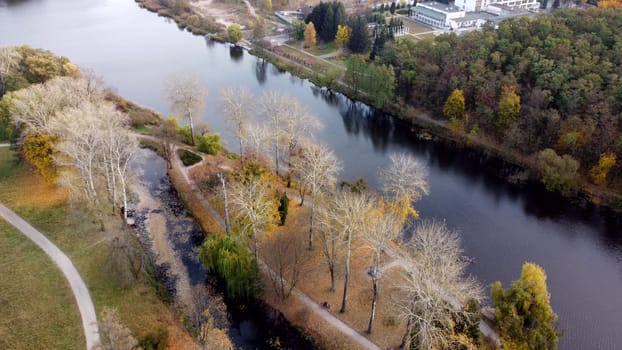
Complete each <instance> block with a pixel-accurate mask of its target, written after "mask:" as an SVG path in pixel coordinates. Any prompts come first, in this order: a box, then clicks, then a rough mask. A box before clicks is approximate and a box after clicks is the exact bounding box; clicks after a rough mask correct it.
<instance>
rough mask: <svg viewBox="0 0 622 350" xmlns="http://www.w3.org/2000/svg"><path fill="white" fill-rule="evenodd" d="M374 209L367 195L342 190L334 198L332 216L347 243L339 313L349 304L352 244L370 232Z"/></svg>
mask: <svg viewBox="0 0 622 350" xmlns="http://www.w3.org/2000/svg"><path fill="white" fill-rule="evenodd" d="M373 208H374V201H373V200H372V198H371V197H370V196H369V195H368V194H367V193H365V192H364V193H354V192H352V191H348V190H342V191H340V192H339V194H337V196H336V197H335V198H334V202H333V203H332V208H331V214H330V215H331V216H332V218H333V219H334V221H335V223H336V224H337V226H338V227H339V229H340V231H341V237H342V239H343V240H344V242H345V247H346V256H345V272H344V283H343V297H342V300H341V309H340V310H339V312H341V313H344V312H346V308H347V302H348V287H349V283H350V258H351V256H352V244H353V242H354V241H355V240H357V239H358V238H359V237H364V236H365V234H366V232H369V222H368V218H369V215H370V213H371V212H372V210H373Z"/></svg>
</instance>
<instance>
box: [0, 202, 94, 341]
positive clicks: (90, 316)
mask: <svg viewBox="0 0 622 350" xmlns="http://www.w3.org/2000/svg"><path fill="white" fill-rule="evenodd" d="M0 216H1V217H3V218H4V219H5V220H6V221H7V222H8V223H10V224H11V225H13V226H14V227H15V228H16V229H18V230H19V231H21V232H22V233H23V234H24V236H26V237H28V239H30V240H31V241H32V242H33V243H35V244H36V245H37V246H39V248H41V250H43V251H44V252H45V254H47V255H48V256H49V257H50V258H51V259H52V261H54V263H55V264H56V265H57V266H58V267H59V268H60V270H61V271H62V273H63V275H65V278H66V279H67V281H68V282H69V286H70V287H71V290H72V292H73V295H74V297H75V298H76V302H77V303H78V309H79V310H80V316H81V317H82V327H83V328H84V337H85V338H86V348H87V350H90V349H94V348H95V346H96V345H98V344H99V329H98V327H97V316H96V314H95V307H94V306H93V301H92V300H91V296H90V295H89V290H88V288H87V287H86V284H85V283H84V281H83V280H82V277H80V274H79V273H78V270H76V268H75V266H73V263H72V262H71V260H69V258H68V257H67V255H65V254H64V253H63V252H62V251H61V250H60V249H58V247H57V246H55V245H54V243H52V242H50V240H48V239H47V238H46V237H45V236H44V235H43V234H41V232H39V231H37V230H36V229H35V228H34V227H32V226H30V224H29V223H27V222H26V221H24V219H22V218H20V217H19V216H17V214H15V213H14V212H12V211H11V210H10V209H8V208H7V207H5V206H4V205H2V204H0ZM33 331H35V330H33Z"/></svg>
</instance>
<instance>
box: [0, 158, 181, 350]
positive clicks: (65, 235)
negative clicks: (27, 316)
mask: <svg viewBox="0 0 622 350" xmlns="http://www.w3.org/2000/svg"><path fill="white" fill-rule="evenodd" d="M0 202H1V203H3V204H4V205H6V206H7V207H9V208H10V209H12V210H13V211H15V212H16V213H17V214H18V215H20V216H22V217H23V218H24V219H25V220H26V221H28V222H29V223H30V224H31V225H32V226H34V227H35V228H37V229H38V230H40V231H41V232H42V233H43V234H45V235H46V236H47V237H48V238H49V239H50V240H51V241H52V242H54V243H55V244H56V245H57V246H58V247H59V248H60V249H61V250H62V251H63V252H65V254H67V256H69V258H70V259H71V260H72V262H73V263H74V265H75V266H76V268H77V269H78V271H79V272H80V275H81V276H82V278H83V279H84V281H85V283H86V285H87V286H88V288H89V291H90V294H91V298H92V299H93V302H94V304H95V308H96V311H97V313H98V315H99V314H100V313H101V311H102V309H103V308H104V307H115V308H118V310H119V316H120V318H121V322H122V323H123V324H124V325H126V326H127V327H129V328H130V330H132V332H133V334H134V336H135V337H136V338H137V339H138V338H140V337H142V336H145V335H146V334H147V333H149V332H155V331H157V330H158V329H167V330H168V332H169V345H172V344H170V341H171V338H174V339H176V341H180V342H185V341H188V342H190V338H189V336H188V335H187V334H185V332H184V331H183V330H182V329H181V327H180V326H179V325H180V322H179V321H180V320H179V317H178V316H177V315H176V314H175V313H174V312H173V311H172V310H171V308H169V306H168V305H167V304H165V303H164V302H162V301H161V300H160V299H159V298H158V296H157V295H156V291H155V288H154V287H153V286H151V285H150V284H148V283H147V282H144V281H138V282H136V283H134V284H133V285H131V286H129V287H127V288H121V287H119V283H118V282H117V274H116V272H115V271H113V269H111V268H110V267H109V265H110V264H108V263H107V261H108V260H107V259H108V256H109V252H110V251H109V247H108V244H107V242H108V240H109V239H110V238H111V236H113V235H114V234H115V233H117V232H119V230H122V229H123V228H122V227H121V221H120V220H118V219H116V218H115V217H112V216H107V217H106V219H105V221H106V224H105V226H106V228H107V229H106V231H105V232H101V231H100V230H99V224H97V223H94V222H93V220H91V219H89V217H88V214H85V213H84V211H83V210H81V209H80V208H75V209H72V208H71V206H70V204H69V202H68V197H67V193H66V192H65V191H62V190H58V189H56V188H55V187H54V186H50V185H48V184H46V183H45V182H44V181H43V180H42V179H41V177H39V176H38V175H37V174H36V173H34V172H33V171H32V169H30V168H28V167H27V166H25V165H16V163H15V162H14V153H13V152H12V151H10V150H8V149H6V148H0ZM16 254H18V252H17V251H15V252H13V251H11V252H9V254H8V255H7V256H6V257H5V258H6V259H18V258H19V256H18V255H16ZM41 254H43V253H41ZM2 255H3V257H4V254H2ZM0 261H1V260H0ZM0 268H2V269H4V268H5V267H4V265H0ZM56 271H57V270H56ZM56 271H55V273H57V274H59V276H61V277H62V278H63V281H64V277H63V276H62V275H60V272H56ZM2 276H3V279H4V280H5V281H4V283H8V284H11V283H19V282H20V281H19V280H15V281H13V280H14V279H15V277H16V276H13V275H10V276H9V278H6V275H5V273H4V272H3V274H2ZM0 290H1V289H0ZM37 292H38V294H37V297H38V298H43V296H44V295H48V294H51V295H54V294H55V293H57V288H56V287H55V286H54V285H52V284H46V285H41V286H40V287H39V288H38V289H37ZM4 295H5V294H4V292H2V293H0V301H1V300H2V299H1V298H3V297H4ZM70 297H71V298H73V294H70ZM12 303H13V301H12V300H7V301H2V302H0V315H4V312H6V311H7V310H8V309H7V308H8V307H9V306H10V305H11V304H12ZM73 307H74V308H75V307H76V306H75V302H74V304H73ZM24 312H26V310H25V311H24ZM59 313H60V317H63V318H67V319H71V320H72V321H71V322H72V323H75V327H78V329H79V330H80V331H81V323H80V318H79V317H77V318H76V317H72V318H70V316H71V315H69V314H68V313H67V312H66V311H65V312H63V311H62V310H59ZM31 316H33V317H35V318H37V317H39V315H31ZM56 327H57V326H56V324H55V323H54V322H46V323H45V324H42V325H41V326H40V327H37V328H36V330H37V336H38V337H44V336H45V337H54V334H56V333H55V332H56ZM1 334H2V330H1V327H0V338H1ZM80 334H81V333H80ZM17 340H22V341H23V343H22V344H15V347H17V348H20V347H23V348H31V349H34V348H44V347H30V346H29V343H28V339H26V338H23V337H20V338H18V339H17ZM0 341H1V340H0ZM81 342H82V340H81V338H79V341H77V342H75V341H74V343H79V345H80V346H79V347H83V345H82V343H81ZM5 348H6V347H3V346H1V343H0V349H5ZM9 348H14V347H13V346H11V347H9ZM49 348H65V347H63V346H60V347H49ZM67 348H72V347H67ZM182 348H183V346H182Z"/></svg>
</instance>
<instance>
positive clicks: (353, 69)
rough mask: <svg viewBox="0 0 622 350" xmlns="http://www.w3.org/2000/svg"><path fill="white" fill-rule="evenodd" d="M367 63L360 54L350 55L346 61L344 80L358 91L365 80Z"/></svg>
mask: <svg viewBox="0 0 622 350" xmlns="http://www.w3.org/2000/svg"><path fill="white" fill-rule="evenodd" d="M366 72H367V63H366V62H365V57H363V56H362V55H351V56H350V59H349V60H347V61H346V80H347V82H348V84H349V85H350V87H351V88H352V89H353V90H354V91H355V92H358V91H359V89H360V88H361V85H362V84H363V82H364V81H365V74H366Z"/></svg>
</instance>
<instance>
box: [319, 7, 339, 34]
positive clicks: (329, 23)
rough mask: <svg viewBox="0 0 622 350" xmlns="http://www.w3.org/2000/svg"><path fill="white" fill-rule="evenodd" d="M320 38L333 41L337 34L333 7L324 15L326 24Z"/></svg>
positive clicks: (323, 25) (324, 23) (321, 30)
mask: <svg viewBox="0 0 622 350" xmlns="http://www.w3.org/2000/svg"><path fill="white" fill-rule="evenodd" d="M319 34H320V38H322V40H324V41H331V40H333V39H334V38H335V34H337V26H336V25H335V12H334V11H333V7H332V6H328V8H327V9H326V14H325V15H324V22H323V24H322V28H321V29H320V33H319Z"/></svg>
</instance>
